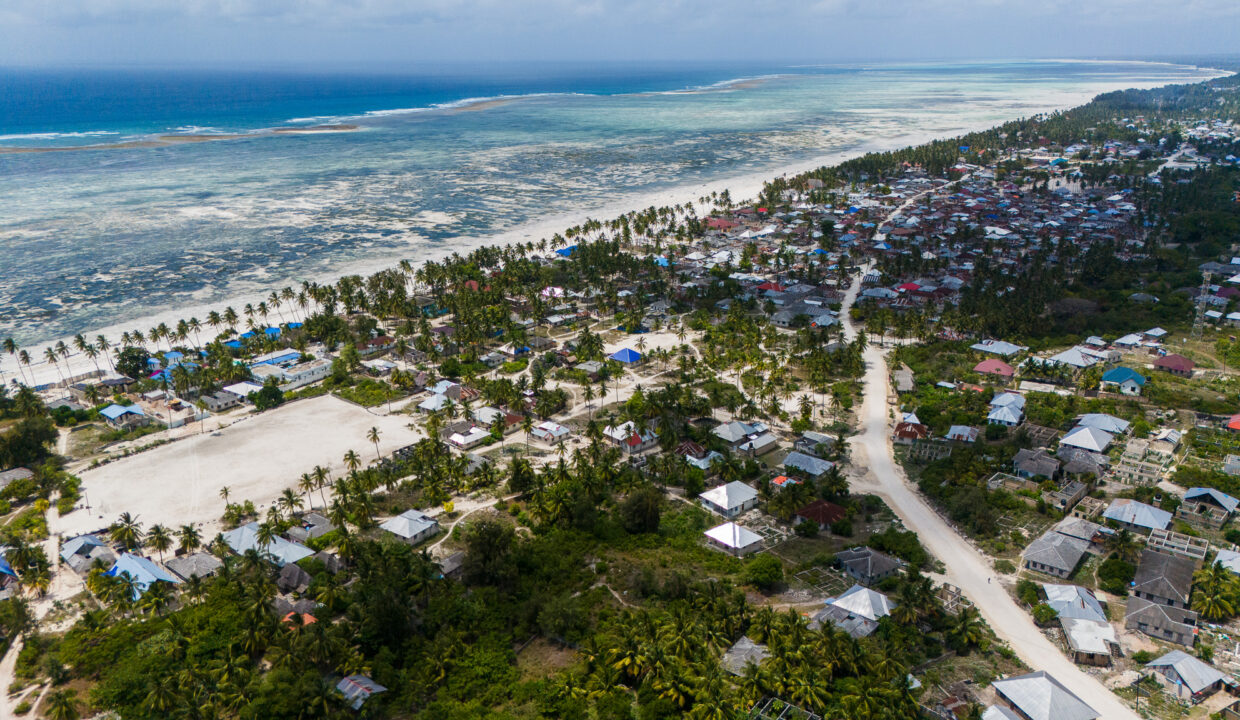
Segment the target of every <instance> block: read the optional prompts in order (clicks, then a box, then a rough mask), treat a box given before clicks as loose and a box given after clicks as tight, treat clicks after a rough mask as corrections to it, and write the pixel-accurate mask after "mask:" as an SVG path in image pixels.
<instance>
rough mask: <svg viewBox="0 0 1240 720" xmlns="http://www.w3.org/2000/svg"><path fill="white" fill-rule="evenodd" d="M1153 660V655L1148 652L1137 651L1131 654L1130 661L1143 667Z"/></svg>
mask: <svg viewBox="0 0 1240 720" xmlns="http://www.w3.org/2000/svg"><path fill="white" fill-rule="evenodd" d="M1153 659H1154V653H1152V652H1150V651H1149V650H1138V651H1136V652H1135V653H1133V654H1132V661H1133V662H1135V663H1137V664H1139V665H1144V664H1146V663H1148V662H1149V661H1151V660H1153Z"/></svg>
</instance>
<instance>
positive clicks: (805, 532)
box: [794, 520, 818, 538]
mask: <svg viewBox="0 0 1240 720" xmlns="http://www.w3.org/2000/svg"><path fill="white" fill-rule="evenodd" d="M794 529H795V530H796V533H797V535H800V536H801V537H803V538H812V537H814V536H816V535H817V534H818V523H816V522H814V521H813V520H802V521H801V522H799V523H797V526H796V528H794Z"/></svg>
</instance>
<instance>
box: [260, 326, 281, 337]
mask: <svg viewBox="0 0 1240 720" xmlns="http://www.w3.org/2000/svg"><path fill="white" fill-rule="evenodd" d="M263 332H265V333H267V335H268V336H269V337H279V336H280V328H278V327H269V328H267V329H266V330H264V331H263Z"/></svg>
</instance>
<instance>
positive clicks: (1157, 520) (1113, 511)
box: [1102, 498, 1171, 535]
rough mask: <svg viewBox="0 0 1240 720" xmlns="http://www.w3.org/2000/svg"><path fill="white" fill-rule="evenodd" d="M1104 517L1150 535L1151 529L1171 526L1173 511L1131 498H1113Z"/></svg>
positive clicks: (1136, 531) (1163, 528) (1164, 528)
mask: <svg viewBox="0 0 1240 720" xmlns="http://www.w3.org/2000/svg"><path fill="white" fill-rule="evenodd" d="M1102 517H1103V518H1105V519H1107V520H1114V521H1115V522H1116V523H1118V524H1119V525H1120V527H1124V528H1128V529H1129V530H1131V531H1132V532H1135V533H1140V534H1143V535H1148V534H1149V532H1150V531H1151V530H1166V529H1167V528H1169V527H1171V513H1169V512H1167V511H1166V510H1162V509H1160V508H1156V507H1154V506H1152V505H1146V504H1145V503H1143V502H1138V501H1136V500H1133V499H1131V498H1116V499H1114V500H1112V501H1111V504H1110V505H1109V506H1107V509H1106V512H1104V513H1102Z"/></svg>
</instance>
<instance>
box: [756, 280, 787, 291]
mask: <svg viewBox="0 0 1240 720" xmlns="http://www.w3.org/2000/svg"><path fill="white" fill-rule="evenodd" d="M758 289H759V290H774V291H775V292H783V291H784V286H783V285H780V284H779V283H777V282H771V281H770V280H767V281H766V282H764V283H762V284H761V285H759V286H758Z"/></svg>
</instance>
